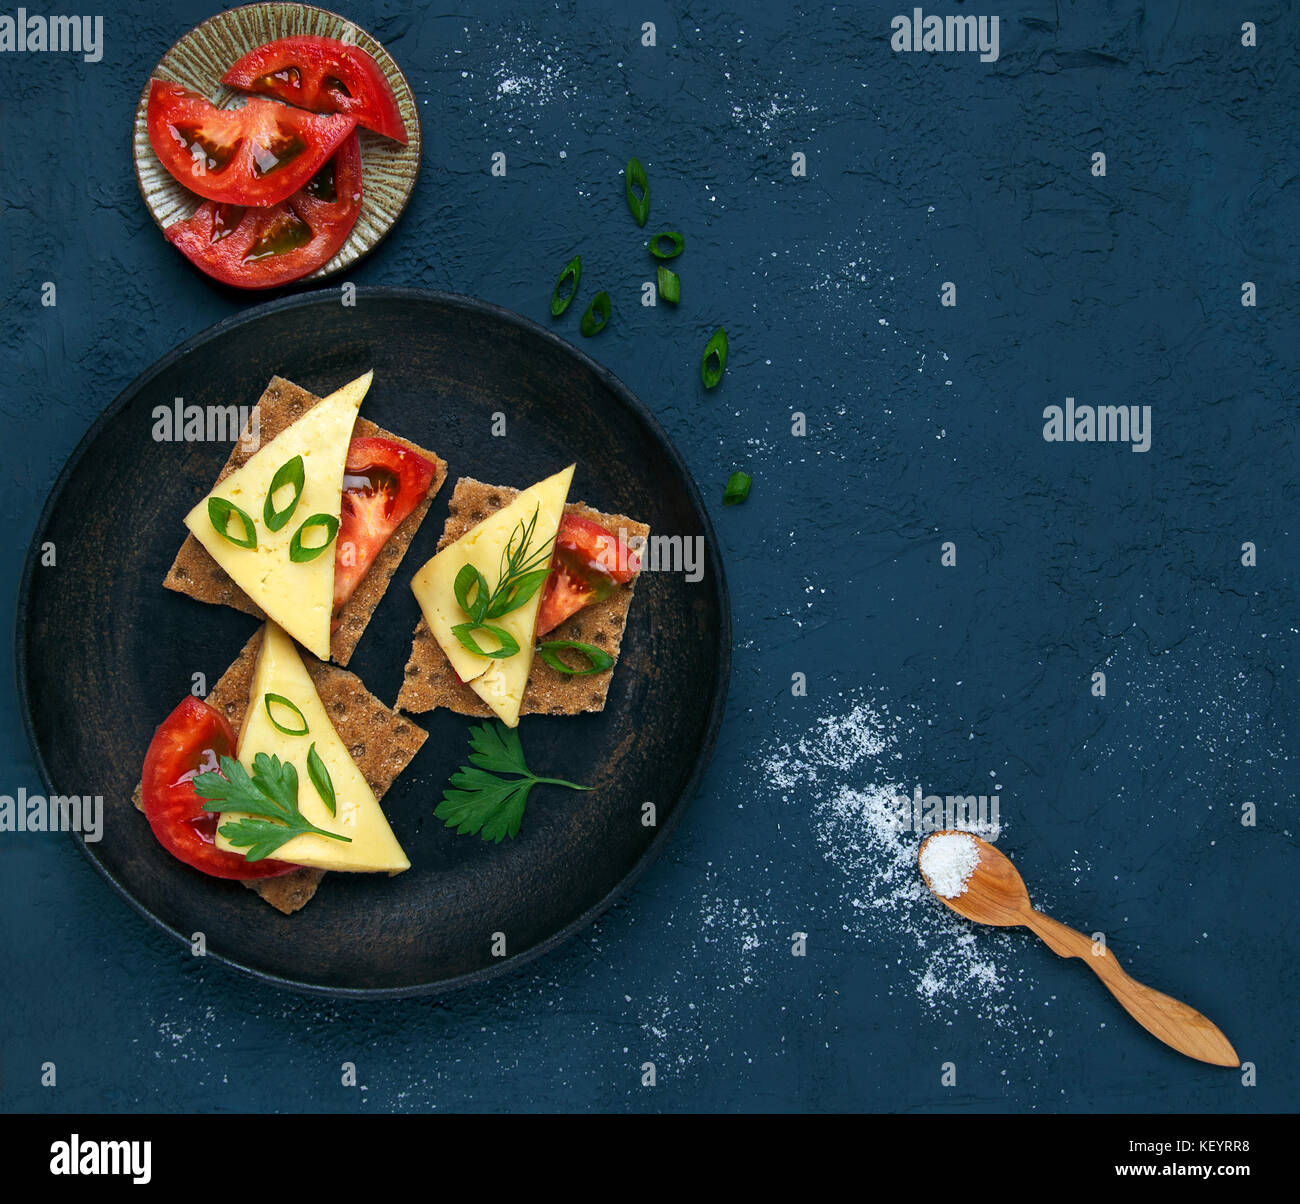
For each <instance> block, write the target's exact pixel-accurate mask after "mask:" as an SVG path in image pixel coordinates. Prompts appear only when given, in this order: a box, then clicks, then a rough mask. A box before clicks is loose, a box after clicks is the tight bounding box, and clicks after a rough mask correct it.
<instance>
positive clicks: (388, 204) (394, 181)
mask: <svg viewBox="0 0 1300 1204" xmlns="http://www.w3.org/2000/svg"><path fill="white" fill-rule="evenodd" d="M298 34H317V35H320V36H323V37H329V38H338V39H339V40H340V41H342V42H350V43H352V44H354V45H356V46H360V47H361V49H362V50H364V51H366V53H367V54H369V55H370V56H371V57H372V58H373V59H374V60H375V62H377V63H378V64H379V67H380V69H381V70H382V71H383V73H384V75H385V76H386V77H387V78H388V84H389V86H390V87H391V88H392V89H393V95H394V96H395V97H396V98H397V107H398V109H399V110H400V111H401V114H402V121H403V122H404V123H405V125H406V133H407V137H408V138H409V139H410V141H409V142H408V143H407V145H406V146H399V145H398V144H397V143H396V142H394V141H392V140H391V139H389V138H384V137H381V136H380V135H379V134H376V133H374V132H373V131H371V130H364V129H362V128H361V127H360V126H358V127H357V137H358V138H359V139H360V140H361V180H362V189H363V191H364V197H363V200H362V203H361V214H360V216H359V217H358V218H357V224H356V225H355V226H353V228H352V233H351V234H350V235H348V240H347V242H345V243H344V244H343V246H342V248H341V249H340V250H339V252H338V254H337V255H335V256H334V258H333V259H331V260H330V261H329V262H328V263H326V264H325V265H324V266H323V267H319V268H317V269H316V271H314V272H312V273H311V274H310V275H308V276H304V277H302V280H321V279H323V278H324V277H326V276H332V275H334V273H335V272H341V271H343V270H344V269H345V268H348V267H351V266H352V264H354V263H356V261H357V260H358V259H360V258H361V257H362V256H363V255H365V254H367V253H368V252H370V251H372V250H374V248H375V247H376V246H378V245H379V241H380V239H382V238H383V237H384V235H385V234H387V233H388V231H389V230H390V229H391V228H392V226H393V223H394V222H396V221H397V219H398V218H399V217H400V216H401V214H402V210H403V209H405V208H406V202H407V201H408V200H409V199H410V196H411V190H412V189H413V188H414V187H415V179H416V176H418V175H419V174H420V147H421V144H422V138H421V136H420V115H419V112H418V111H417V107H416V103H415V93H414V92H412V91H411V85H410V84H408V83H407V82H406V76H404V75H403V74H402V72H401V70H400V69H399V68H398V66H397V64H396V63H395V62H393V59H392V56H391V55H390V54H389V53H388V51H386V50H385V49H384V48H383V46H381V45H380V44H379V43H378V42H377V41H375V39H374V38H372V37H371V36H370V35H369V34H368V33H366V31H365V30H364V29H361V28H360V27H359V26H357V25H354V24H352V22H351V21H348V20H345V19H344V18H343V17H340V16H339V15H338V14H337V13H331V12H326V11H325V9H323V8H313V7H312V6H311V5H308V4H249V5H246V6H244V7H243V8H232V9H231V10H230V11H229V12H224V13H218V14H217V15H216V16H215V17H209V18H208V20H206V21H204V22H203V24H202V25H200V26H198V27H197V28H196V29H192V30H190V32H189V33H187V34H186V35H185V36H184V37H183V38H181V39H180V41H179V42H177V43H176V44H175V45H174V46H173V47H172V48H171V49H170V50H169V51H167V53H166V54H164V55H163V57H162V59H161V61H160V62H159V63H158V66H157V67H155V68H154V70H153V74H152V75H151V76H150V78H151V79H153V78H158V79H170V80H175V81H176V82H177V83H179V84H183V85H184V86H185V87H187V88H189V89H191V90H192V91H195V92H198V93H199V94H200V95H202V96H206V97H207V98H208V99H209V100H210V101H212V103H213V104H215V105H216V106H217V107H218V108H222V109H229V108H236V107H238V106H239V105H241V104H242V103H243V102H244V101H245V100H246V99H247V97H246V96H245V94H244V93H242V92H236V91H235V90H234V89H233V88H228V87H226V85H225V84H223V83H222V82H221V77H222V76H223V75H224V74H225V73H226V72H227V71H228V70H229V69H230V68H231V66H233V65H234V63H235V62H237V61H238V60H239V59H240V58H242V57H243V56H244V55H245V54H247V53H248V52H249V51H250V50H255V49H256V48H257V47H258V46H263V45H265V44H266V43H267V42H273V41H275V40H276V39H277V38H286V37H291V36H294V35H298ZM148 107H149V83H148V81H146V82H145V86H144V90H143V91H142V92H141V93H140V103H139V104H138V105H137V106H136V110H135V132H134V135H133V144H134V150H135V174H136V179H137V180H139V182H140V192H141V194H142V195H143V197H144V203H145V204H146V205H148V206H149V212H150V213H152V214H153V219H154V221H156V222H157V223H158V226H159V228H160V229H162V230H166V229H167V227H168V226H170V225H171V224H172V223H173V222H177V221H183V220H184V219H185V218H188V217H190V216H191V215H192V214H193V213H194V211H195V210H196V209H197V208H198V207H199V205H200V204H201V203H202V198H201V197H198V196H196V195H195V194H194V193H192V192H191V191H190V190H189V189H188V188H186V187H185V186H184V185H183V184H180V183H178V182H177V181H176V180H175V179H174V178H173V177H172V176H171V175H170V174H169V173H168V171H167V169H166V168H165V167H164V166H163V165H162V163H160V162H159V160H158V156H157V155H155V154H154V153H153V147H151V146H150V145H149V130H148V124H147V120H146V118H147V111H148ZM302 280H295V281H293V282H292V283H294V284H300V283H302Z"/></svg>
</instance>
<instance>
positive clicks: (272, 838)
mask: <svg viewBox="0 0 1300 1204" xmlns="http://www.w3.org/2000/svg"><path fill="white" fill-rule="evenodd" d="M193 786H194V793H195V794H197V795H198V796H199V797H200V798H202V799H207V800H208V801H207V802H205V803H204V804H203V810H204V811H242V812H244V816H243V818H241V819H239V820H237V821H235V822H232V823H227V824H222V825H221V827H220V829H219V831H220V832H221V835H222V836H224V837H226V839H227V840H229V841H230V843H231V844H233V845H234V846H235V847H236V848H238V849H246V850H247V852H245V854H244V860H245V861H261V860H262V858H264V857H269V856H270V855H271V854H272V853H274V852H275V851H276V850H277V849H278V848H280V846H281V845H284V844H287V843H288V842H289V841H291V840H292V839H293V838H294V837H295V836H302V835H304V834H305V833H308V832H313V833H315V834H316V835H317V836H328V837H329V838H330V839H331V840H342V841H344V842H345V843H347V844H351V843H352V838H351V837H350V836H340V835H339V834H338V833H337V832H327V831H325V829H324V828H318V827H316V825H315V824H313V823H310V822H308V820H307V819H306V817H305V816H304V815H303V813H302V812H301V811H299V810H298V771H297V770H296V769H295V768H294V767H293V765H292V764H291V763H290V762H289V761H281V760H280V758H279V757H277V756H269V757H268V756H267V755H266V753H258V754H257V756H255V757H254V758H253V773H252V776H251V777H250V776H249V773H248V770H246V769H245V768H244V767H243V766H242V765H241V764H240V763H239V762H238V761H236V760H235V758H234V757H222V758H221V772H220V773H215V772H208V773H201V774H199V775H198V776H197V777H195V779H194V781H193Z"/></svg>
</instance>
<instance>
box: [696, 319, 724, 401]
mask: <svg viewBox="0 0 1300 1204" xmlns="http://www.w3.org/2000/svg"><path fill="white" fill-rule="evenodd" d="M726 366H727V332H726V331H725V330H723V328H722V327H721V326H719V327H718V329H717V330H715V331H714V332H713V337H712V338H711V339H710V340H709V343H708V346H707V347H705V348H704V358H703V359H702V360H700V379H701V380H702V381H703V382H704V387H705V388H706V389H712V388H714V387H715V386H716V385H717V383H718V381H720V380H721V379H722V373H723V370H724V369H725V368H726Z"/></svg>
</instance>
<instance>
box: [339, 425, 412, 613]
mask: <svg viewBox="0 0 1300 1204" xmlns="http://www.w3.org/2000/svg"><path fill="white" fill-rule="evenodd" d="M434 468H435V465H434V464H433V463H432V462H431V461H429V460H426V459H425V458H424V457H423V456H421V455H417V454H416V453H415V452H413V451H412V450H411V449H410V448H409V447H406V446H404V445H403V444H401V443H397V442H396V441H394V440H392V439H383V438H380V437H378V436H366V437H362V438H357V439H353V440H352V442H351V444H350V445H349V446H348V459H347V464H346V466H345V467H344V470H343V507H342V511H341V513H340V514H339V532H338V537H337V540H336V548H335V553H334V610H335V613H336V614H337V612H338V610H339V608H340V607H342V606H343V605H344V604H345V603H346V602H347V600H348V599H349V598H351V597H352V595H353V593H355V592H356V588H357V586H358V585H360V584H361V580H362V578H364V577H365V575H366V573H368V572H369V571H370V566H371V565H372V564H374V561H375V557H376V556H377V555H378V554H379V550H380V549H381V548H382V547H383V546H384V544H385V543H387V542H388V537H389V536H390V535H392V533H393V532H394V531H396V530H397V528H398V527H400V526H401V525H402V523H403V522H404V521H405V520H406V518H407V516H408V515H409V514H410V513H411V511H412V510H414V509H415V508H416V506H418V505H419V504H420V503H421V502H422V501H423V500H424V497H425V494H427V493H428V492H429V486H430V485H431V484H432V483H433V474H434Z"/></svg>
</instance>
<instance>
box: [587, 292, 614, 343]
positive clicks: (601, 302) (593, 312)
mask: <svg viewBox="0 0 1300 1204" xmlns="http://www.w3.org/2000/svg"><path fill="white" fill-rule="evenodd" d="M609 308H610V303H609V294H608V293H606V292H604V291H602V292H599V293H597V294H596V295H595V296H594V297H592V299H591V304H590V305H588V306H587V312H586V313H585V314H583V315H582V326H581V328H580V329H581V330H582V333H583V334H585V335H586V336H587V337H588V338H591V336H592V335H593V334H599V333H600V332H601V331H602V330H604V329H605V324H606V323H607V322H608V321H609ZM597 319H599V321H597Z"/></svg>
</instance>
